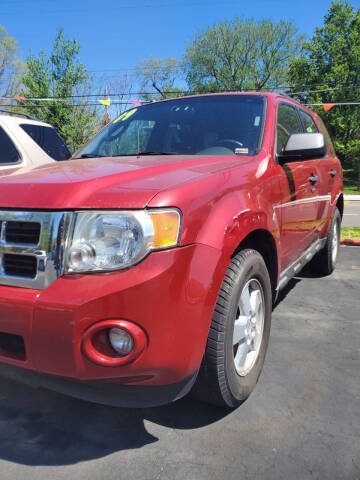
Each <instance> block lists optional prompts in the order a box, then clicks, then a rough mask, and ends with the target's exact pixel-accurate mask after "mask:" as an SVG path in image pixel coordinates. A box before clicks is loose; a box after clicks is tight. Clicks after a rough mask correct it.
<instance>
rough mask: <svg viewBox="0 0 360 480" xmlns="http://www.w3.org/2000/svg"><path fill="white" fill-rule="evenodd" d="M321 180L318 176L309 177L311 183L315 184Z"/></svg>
mask: <svg viewBox="0 0 360 480" xmlns="http://www.w3.org/2000/svg"><path fill="white" fill-rule="evenodd" d="M318 180H319V177H318V176H317V175H310V177H309V182H310V183H312V184H314V183H316V182H317V181H318Z"/></svg>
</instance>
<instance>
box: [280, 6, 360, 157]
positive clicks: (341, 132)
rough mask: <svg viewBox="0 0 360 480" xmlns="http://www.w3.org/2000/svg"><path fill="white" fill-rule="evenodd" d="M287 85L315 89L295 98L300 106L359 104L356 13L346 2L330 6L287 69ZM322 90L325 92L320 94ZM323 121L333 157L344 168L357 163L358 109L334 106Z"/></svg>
mask: <svg viewBox="0 0 360 480" xmlns="http://www.w3.org/2000/svg"><path fill="white" fill-rule="evenodd" d="M289 81H290V83H291V84H295V85H296V87H295V89H296V90H300V91H302V90H306V88H304V87H303V85H304V84H308V85H315V84H317V86H314V87H311V88H310V87H307V90H315V91H314V92H308V91H304V93H303V94H300V95H299V99H300V100H301V101H302V102H304V103H336V102H359V101H360V89H359V85H360V9H359V10H358V11H355V10H354V8H353V7H352V6H351V5H350V4H349V3H347V2H343V1H334V2H332V4H331V6H330V8H329V12H328V15H326V16H325V21H324V25H323V26H322V27H321V28H317V29H316V31H315V34H314V36H313V37H312V38H311V39H310V40H309V41H308V42H306V43H305V44H304V47H303V53H302V55H301V56H299V57H298V58H296V59H294V60H293V61H292V63H291V65H290V70H289ZM324 90H325V91H324ZM314 110H316V111H317V113H319V115H320V116H321V117H322V118H323V119H324V121H325V123H326V125H327V126H328V128H329V131H330V134H331V136H332V138H333V140H334V144H335V148H336V151H337V154H338V155H339V157H340V158H341V160H342V161H343V163H344V164H345V165H351V164H353V165H354V164H355V163H357V162H359V159H360V106H355V105H349V106H345V105H344V106H335V107H333V108H332V109H331V110H330V111H329V112H327V113H325V112H324V110H323V108H322V107H318V108H314Z"/></svg>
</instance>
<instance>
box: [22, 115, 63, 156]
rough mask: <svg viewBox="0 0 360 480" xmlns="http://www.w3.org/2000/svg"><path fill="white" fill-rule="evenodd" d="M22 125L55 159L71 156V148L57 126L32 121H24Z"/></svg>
mask: <svg viewBox="0 0 360 480" xmlns="http://www.w3.org/2000/svg"><path fill="white" fill-rule="evenodd" d="M20 127H21V128H22V129H23V130H24V131H25V132H26V133H27V134H28V135H30V137H31V138H32V139H33V140H34V141H35V142H36V143H37V144H38V145H39V147H41V148H42V150H44V152H45V153H47V154H48V155H49V156H50V157H51V158H53V159H54V160H58V161H61V160H67V159H68V158H70V156H71V154H70V152H69V149H68V148H67V146H66V143H65V142H64V140H63V139H62V138H61V137H60V135H59V134H58V133H57V131H56V130H55V128H52V127H44V126H43V125H35V124H31V123H23V124H22V125H20Z"/></svg>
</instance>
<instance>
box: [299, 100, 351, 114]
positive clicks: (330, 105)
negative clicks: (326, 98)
mask: <svg viewBox="0 0 360 480" xmlns="http://www.w3.org/2000/svg"><path fill="white" fill-rule="evenodd" d="M305 105H306V106H308V107H323V109H324V110H325V112H328V111H329V110H330V109H331V108H333V107H336V106H341V105H360V102H339V103H305Z"/></svg>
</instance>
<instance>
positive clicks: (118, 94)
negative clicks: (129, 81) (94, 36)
mask: <svg viewBox="0 0 360 480" xmlns="http://www.w3.org/2000/svg"><path fill="white" fill-rule="evenodd" d="M280 88H285V87H274V88H271V87H269V88H264V89H262V90H261V89H259V90H256V89H251V90H241V91H240V90H211V91H207V92H204V91H203V90H182V91H179V90H178V91H166V92H165V93H166V94H170V95H172V94H179V93H181V94H182V95H192V94H201V93H202V94H206V93H226V92H231V93H235V92H241V93H246V92H257V91H262V92H266V91H267V90H277V89H280ZM359 88H360V85H349V86H341V87H330V88H324V89H318V90H303V91H299V92H293V91H291V92H289V94H290V95H300V94H309V93H323V92H328V91H333V90H342V89H344V90H348V89H359ZM140 95H159V93H158V92H146V91H140V92H116V93H108V94H107V96H108V97H129V96H131V97H133V96H140ZM103 96H104V94H101V93H88V94H84V95H68V96H65V97H55V96H53V97H24V98H26V100H25V101H31V100H39V101H49V100H67V99H72V98H94V97H96V98H102V97H103ZM0 98H1V99H4V100H14V96H11V97H10V96H0ZM15 100H17V99H16V98H15ZM18 100H19V99H18ZM22 101H24V100H22ZM25 101H24V102H25ZM23 105H25V103H23Z"/></svg>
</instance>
